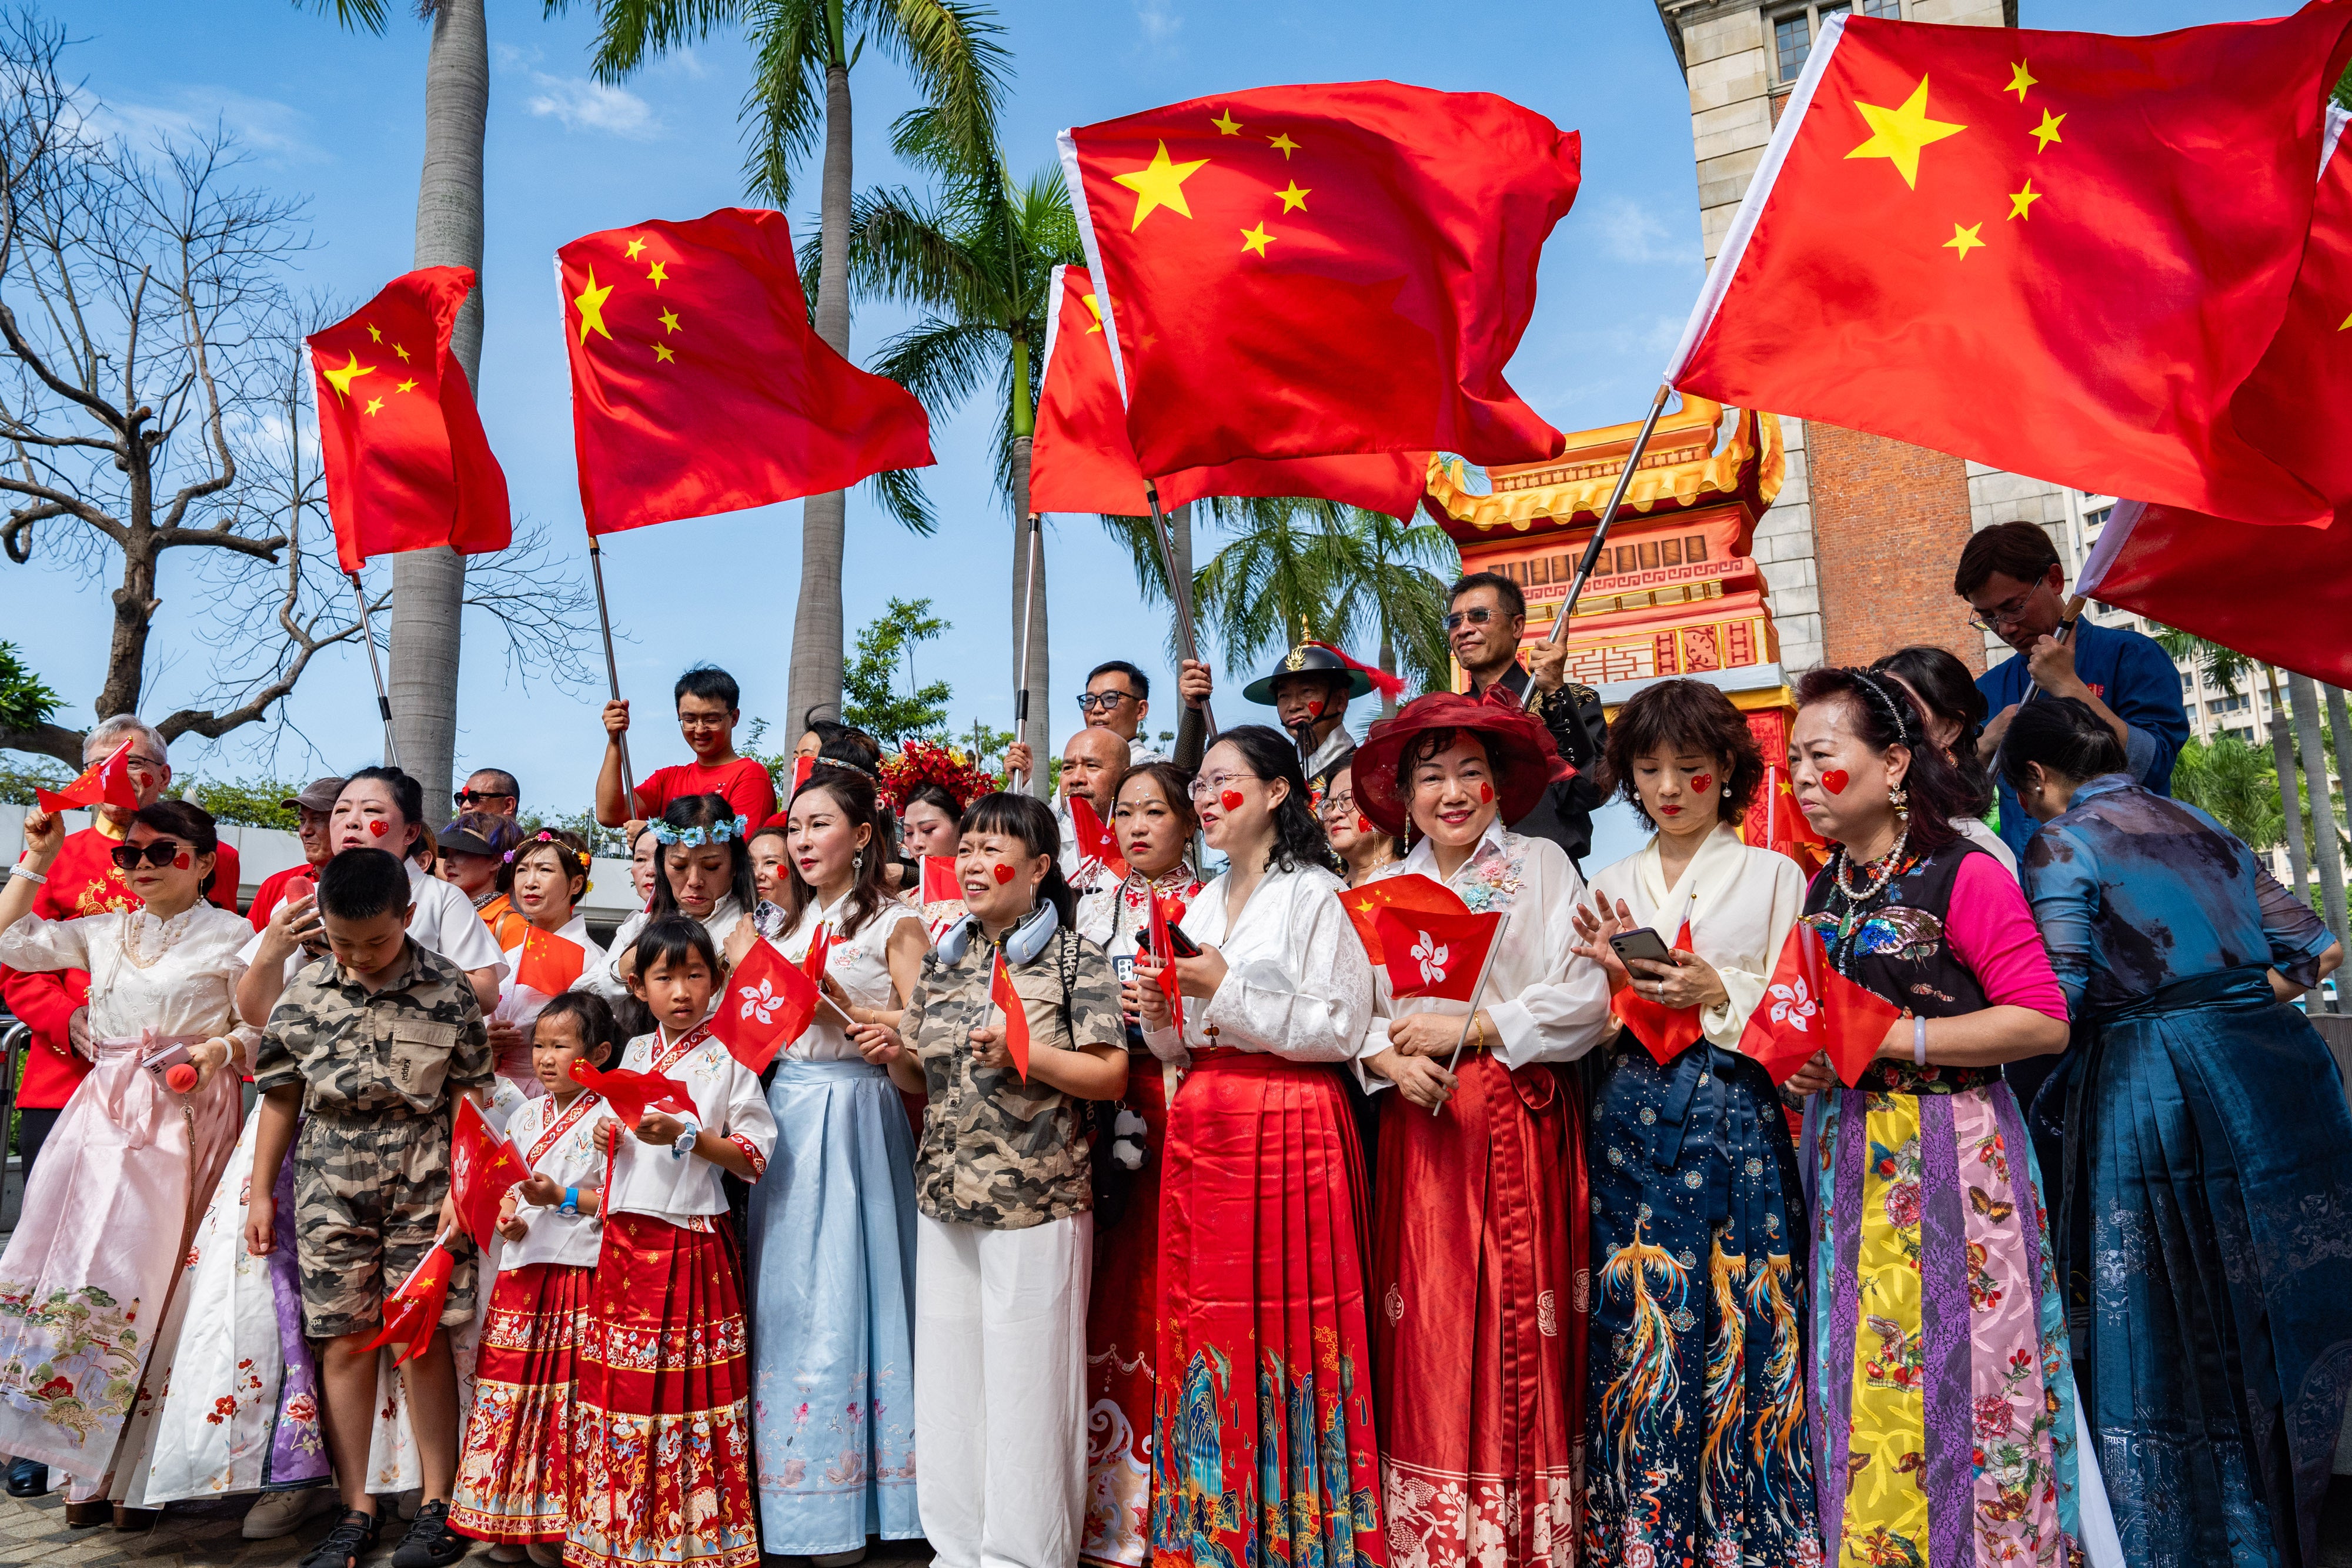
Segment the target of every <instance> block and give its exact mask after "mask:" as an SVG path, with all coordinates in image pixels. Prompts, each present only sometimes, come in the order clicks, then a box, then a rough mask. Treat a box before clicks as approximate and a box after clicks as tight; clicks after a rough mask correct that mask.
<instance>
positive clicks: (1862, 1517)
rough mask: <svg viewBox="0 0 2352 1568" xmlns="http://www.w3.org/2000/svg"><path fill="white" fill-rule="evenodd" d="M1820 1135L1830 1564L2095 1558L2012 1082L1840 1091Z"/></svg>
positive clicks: (2047, 1261) (2049, 1269) (1827, 1099)
mask: <svg viewBox="0 0 2352 1568" xmlns="http://www.w3.org/2000/svg"><path fill="white" fill-rule="evenodd" d="M1806 1136H1807V1138H1808V1140H1809V1142H1810V1143H1811V1145H1812V1148H1813V1152H1814V1155H1815V1156H1816V1158H1815V1163H1814V1165H1813V1166H1812V1168H1811V1170H1810V1171H1809V1172H1808V1177H1809V1180H1811V1182H1812V1183H1813V1184H1814V1192H1813V1200H1814V1201H1813V1217H1814V1218H1813V1264H1812V1291H1813V1329H1814V1333H1813V1337H1812V1343H1811V1345H1810V1347H1809V1351H1810V1354H1811V1364H1810V1365H1809V1366H1808V1368H1807V1398H1808V1403H1809V1405H1810V1406H1811V1414H1812V1424H1813V1441H1814V1446H1815V1473H1816V1474H1817V1475H1819V1476H1820V1478H1821V1481H1822V1485H1821V1509H1822V1538H1823V1539H1824V1540H1825V1541H1826V1542H1828V1543H1829V1544H1830V1546H1831V1547H1832V1551H1833V1552H1834V1558H1833V1561H1835V1562H1837V1563H1840V1564H1850V1565H1852V1568H1876V1565H1878V1564H1902V1565H1906V1568H1912V1565H1920V1564H1924V1565H1926V1568H1958V1565H1960V1564H1974V1563H2012V1562H2013V1563H2032V1564H2054V1565H2057V1568H2065V1565H2066V1564H2069V1563H2075V1562H2077V1561H2079V1560H2080V1559H2079V1548H2078V1546H2077V1542H2080V1541H2081V1539H2082V1530H2081V1526H2080V1522H2079V1521H2080V1518H2081V1513H2080V1509H2081V1498H2080V1493H2079V1490H2078V1486H2077V1466H2078V1461H2079V1460H2081V1459H2082V1458H2083V1456H2082V1455H2081V1454H2080V1452H2079V1442H2078V1437H2077V1427H2076V1411H2075V1407H2074V1370H2073V1367H2072V1366H2071V1364H2069V1362H2068V1360H2067V1349H2066V1316H2065V1311H2064V1307H2063V1302H2062V1301H2061V1299H2060V1296H2059V1293H2058V1277H2057V1269H2056V1263H2055V1260H2054V1259H2053V1257H2052V1252H2051V1245H2050V1230H2049V1221H2048V1218H2047V1217H2046V1215H2045V1213H2044V1211H2043V1208H2042V1199H2041V1190H2040V1179H2039V1174H2038V1172H2037V1171H2036V1169H2035V1166H2034V1159H2033V1145H2032V1143H2031V1141H2029V1140H2028V1138H2027V1137H2026V1134H2025V1124H2024V1120H2023V1118H2022V1117H2021V1116H2020V1115H2019V1114H2018V1109H2017V1102H2016V1100H2015V1098H2014V1097H2013V1096H2012V1095H2011V1093H2010V1091H2009V1086H2008V1085H2007V1084H2005V1083H1993V1084H1990V1085H1985V1086H1980V1087H1976V1088H1969V1089H1963V1090H1961V1091H1959V1092H1957V1093H1940V1094H1938V1093H1920V1094H1903V1093H1878V1092H1866V1091H1862V1090H1853V1089H1847V1090H1832V1091H1830V1092H1826V1093H1823V1094H1818V1095H1815V1096H1814V1097H1813V1103H1812V1105H1811V1110H1810V1112H1809V1114H1808V1119H1807V1122H1806ZM2087 1474H2088V1478H2089V1479H2091V1481H2092V1484H2094V1485H2095V1478H2096V1475H2097V1470H2096V1468H2095V1466H2092V1467H2090V1468H2089V1469H2088V1472H2087Z"/></svg>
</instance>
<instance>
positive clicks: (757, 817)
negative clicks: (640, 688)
mask: <svg viewBox="0 0 2352 1568" xmlns="http://www.w3.org/2000/svg"><path fill="white" fill-rule="evenodd" d="M673 695H675V696H676V698H677V727H678V733H679V734H681V735H683V736H684V737H686V744H687V745H688V747H691V748H692V749H693V751H694V760H693V761H692V762H689V763H684V764H679V765H675V766H672V767H668V768H658V769H656V771H655V772H654V774H653V776H652V777H651V778H649V779H646V781H645V782H644V783H642V784H640V785H638V786H637V789H636V798H635V800H624V799H623V792H622V789H621V737H623V736H625V735H626V734H628V732H629V705H628V701H627V699H625V698H622V697H615V698H614V699H613V700H612V701H611V702H608V703H606V704H605V705H604V771H603V772H601V773H599V774H597V776H596V820H597V821H599V822H602V823H603V824H604V826H606V827H608V828H619V827H625V826H627V825H628V824H630V823H634V822H640V821H645V820H646V819H647V818H649V817H657V816H659V815H661V811H662V808H663V807H665V806H667V805H668V804H669V803H670V802H671V801H672V800H678V799H679V798H681V797H683V796H687V795H724V796H725V797H726V798H727V800H728V803H729V804H730V805H732V806H733V807H734V808H735V814H736V815H737V816H740V817H742V818H743V819H745V820H746V821H749V822H750V823H751V825H752V826H753V827H755V828H756V827H758V826H759V825H760V824H761V823H762V822H764V821H767V820H768V819H769V818H771V817H772V816H774V815H775V814H776V785H775V781H774V780H773V779H770V778H769V777H768V770H767V768H764V767H762V766H761V764H760V763H758V762H756V761H754V760H752V759H751V758H748V757H738V756H737V755H735V726H736V724H737V722H738V721H739V720H740V719H741V717H742V714H741V713H740V711H739V709H740V704H741V701H742V694H741V693H740V691H739V690H738V689H737V687H736V685H735V677H734V676H732V675H730V674H728V673H727V672H726V671H724V670H721V669H717V668H714V667H712V666H711V665H709V664H698V665H696V666H695V667H694V668H693V669H690V670H688V671H687V672H686V674H682V675H680V676H679V677H678V678H677V688H676V691H675V693H674V694H673ZM633 836H634V835H633Z"/></svg>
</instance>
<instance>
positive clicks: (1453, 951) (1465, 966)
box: [1372, 904, 1503, 1002]
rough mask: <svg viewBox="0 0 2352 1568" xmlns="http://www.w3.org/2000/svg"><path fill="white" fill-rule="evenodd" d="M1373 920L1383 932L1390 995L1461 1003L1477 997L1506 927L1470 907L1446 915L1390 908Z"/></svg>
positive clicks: (1496, 918) (1500, 919)
mask: <svg viewBox="0 0 2352 1568" xmlns="http://www.w3.org/2000/svg"><path fill="white" fill-rule="evenodd" d="M1372 920H1373V924H1374V925H1375V926H1376V927H1377V928H1378V930H1379V932H1380V938H1381V956H1382V965H1381V967H1384V968H1385V969H1387V970H1388V972H1389V994H1390V995H1391V996H1396V997H1444V998H1446V999H1448V1000H1449V1001H1456V1002H1466V1001H1468V1000H1469V999H1470V998H1472V997H1473V996H1474V995H1475V994H1476V992H1477V989H1478V977H1479V976H1480V974H1481V973H1483V972H1484V971H1485V969H1486V955H1487V954H1488V953H1489V952H1491V951H1492V950H1493V948H1494V946H1495V934H1496V932H1498V931H1500V930H1502V928H1503V917H1502V915H1500V914H1499V913H1496V914H1487V915H1473V914H1471V913H1470V912H1469V911H1468V910H1466V909H1465V910H1464V911H1463V912H1462V913H1461V914H1459V915H1447V914H1440V913H1436V912H1433V911H1431V910H1426V909H1402V908H1399V907H1397V906H1395V905H1393V904H1391V905H1390V906H1389V907H1387V908H1384V909H1382V910H1381V911H1380V912H1379V913H1378V914H1376V915H1373V917H1372Z"/></svg>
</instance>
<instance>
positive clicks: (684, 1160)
mask: <svg viewBox="0 0 2352 1568" xmlns="http://www.w3.org/2000/svg"><path fill="white" fill-rule="evenodd" d="M663 1044H664V1039H663V1034H662V1031H661V1030H658V1029H656V1030H655V1031H654V1032H653V1033H651V1034H641V1035H639V1036H637V1038H636V1039H635V1040H631V1041H629V1043H628V1046H627V1049H625V1050H624V1051H622V1052H621V1062H620V1064H621V1066H622V1067H623V1068H624V1069H625V1070H626V1071H631V1072H643V1071H646V1069H647V1068H649V1067H651V1066H652V1065H653V1064H654V1056H655V1050H656V1047H657V1046H661V1045H663ZM662 1072H663V1075H664V1076H665V1077H667V1078H672V1079H675V1080H676V1081H677V1082H680V1083H683V1084H684V1085H686V1092H687V1094H688V1098H690V1099H692V1100H693V1102H694V1114H695V1119H696V1120H698V1121H699V1122H700V1123H701V1124H702V1130H703V1131H704V1132H706V1133H716V1134H719V1136H720V1137H722V1138H726V1139H728V1140H730V1142H732V1143H733V1144H735V1145H736V1146H737V1147H739V1148H740V1149H741V1150H742V1151H743V1153H744V1154H745V1155H747V1156H749V1157H750V1159H751V1169H752V1171H753V1172H754V1173H757V1172H760V1171H763V1170H765V1169H766V1168H767V1165H768V1156H769V1155H771V1154H772V1153H774V1152H775V1147H776V1118H775V1117H774V1115H772V1113H770V1112H769V1110H768V1102H767V1099H766V1098H765V1097H764V1096H763V1095H762V1094H761V1092H760V1080H759V1078H758V1076H757V1075H756V1074H754V1073H753V1072H752V1071H751V1070H750V1069H749V1068H747V1067H745V1066H744V1065H743V1064H742V1063H741V1062H740V1061H736V1060H735V1059H734V1058H733V1057H732V1056H730V1055H729V1054H728V1053H727V1047H726V1046H725V1045H723V1044H721V1043H720V1042H719V1038H718V1036H716V1035H712V1034H707V1033H706V1034H704V1035H703V1037H702V1040H701V1041H700V1043H698V1044H697V1045H696V1046H695V1047H694V1049H692V1050H691V1051H688V1052H687V1053H686V1054H685V1055H684V1056H682V1057H680V1058H679V1059H678V1060H677V1061H674V1062H672V1063H670V1065H669V1066H667V1067H666V1068H664V1069H662ZM532 1103H534V1104H536V1103H538V1102H536V1101H534V1102H532ZM529 1108H530V1107H529V1106H526V1107H524V1109H525V1110H528V1109H529ZM517 1114H518V1115H520V1112H518V1113H517ZM726 1210H727V1195H726V1193H725V1192H724V1191H723V1190H721V1189H720V1187H719V1167H718V1166H715V1165H712V1164H711V1163H710V1162H709V1160H706V1159H704V1158H702V1157H701V1156H700V1155H681V1154H677V1153H675V1152H673V1151H672V1150H669V1149H666V1148H659V1147H656V1146H654V1145H649V1144H646V1143H642V1142H640V1141H639V1140H638V1138H637V1137H636V1135H635V1134H634V1133H632V1134H630V1135H629V1136H627V1137H625V1138H623V1139H622V1140H621V1147H620V1152H619V1154H618V1155H615V1156H614V1163H613V1190H612V1191H611V1192H609V1193H607V1194H605V1197H604V1212H606V1213H607V1214H651V1215H656V1216H658V1217H660V1218H663V1219H667V1220H668V1221H670V1222H671V1223H672V1224H674V1225H678V1224H684V1223H685V1222H686V1221H687V1220H688V1219H689V1218H692V1217H694V1216H695V1215H698V1214H723V1213H725V1212H726Z"/></svg>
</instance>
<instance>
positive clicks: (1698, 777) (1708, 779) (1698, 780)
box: [1691, 773, 1715, 795]
mask: <svg viewBox="0 0 2352 1568" xmlns="http://www.w3.org/2000/svg"><path fill="white" fill-rule="evenodd" d="M1691 788H1692V789H1696V790H1697V791H1698V792H1699V793H1700V794H1702V795H1704V794H1705V793H1706V792H1707V791H1708V790H1709V789H1714V788H1715V775H1714V774H1712V773H1694V774H1692V775H1691Z"/></svg>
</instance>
